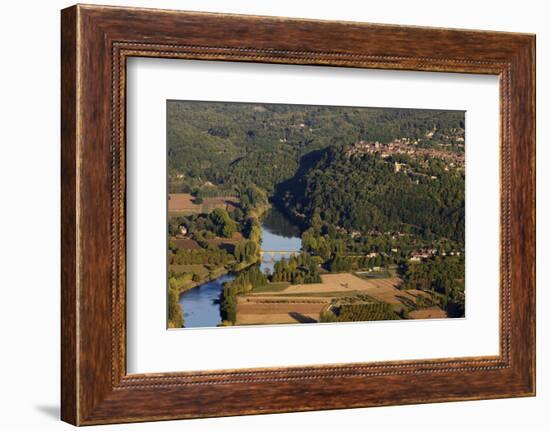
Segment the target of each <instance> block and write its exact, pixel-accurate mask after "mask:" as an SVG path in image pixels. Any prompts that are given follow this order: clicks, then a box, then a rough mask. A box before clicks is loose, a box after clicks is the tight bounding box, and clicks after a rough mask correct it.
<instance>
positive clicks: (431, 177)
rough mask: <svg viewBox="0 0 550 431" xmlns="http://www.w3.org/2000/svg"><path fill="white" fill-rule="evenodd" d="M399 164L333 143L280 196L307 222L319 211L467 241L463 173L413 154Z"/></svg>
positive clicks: (330, 217)
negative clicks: (404, 164) (404, 163)
mask: <svg viewBox="0 0 550 431" xmlns="http://www.w3.org/2000/svg"><path fill="white" fill-rule="evenodd" d="M401 160H403V159H402V158H401ZM395 163H396V162H395V161H394V160H393V159H392V158H391V157H390V158H388V159H382V158H380V157H378V156H377V155H371V154H360V155H350V154H349V149H348V148H347V147H346V146H336V147H329V148H327V149H326V150H324V151H322V152H320V154H318V155H317V157H316V160H314V161H311V160H310V161H307V162H304V164H305V165H306V166H305V167H304V169H303V170H302V169H301V170H300V172H299V173H298V174H297V175H296V176H295V177H294V178H292V179H290V180H289V181H286V182H284V183H282V184H280V185H279V187H278V191H277V194H276V196H277V197H278V198H279V199H280V201H279V202H280V203H281V204H282V206H283V207H284V208H286V210H287V211H288V213H289V214H290V215H291V216H293V217H294V218H295V219H299V220H303V222H304V223H305V225H306V227H310V226H311V223H312V220H313V219H314V215H315V214H318V215H319V216H320V217H321V220H323V222H325V223H328V224H331V225H334V226H340V227H342V228H345V229H347V230H357V231H360V232H368V231H379V232H385V231H394V232H409V233H417V234H421V235H423V236H428V237H429V236H432V235H436V236H438V237H446V238H449V239H452V240H453V241H456V242H458V243H459V244H461V245H463V241H464V174H463V173H462V172H456V171H453V172H448V171H445V170H444V169H442V168H441V166H440V164H439V163H438V162H437V160H434V161H431V160H428V161H423V162H418V161H415V160H413V159H410V158H409V159H408V164H407V166H408V169H407V170H400V171H399V172H396V171H395Z"/></svg>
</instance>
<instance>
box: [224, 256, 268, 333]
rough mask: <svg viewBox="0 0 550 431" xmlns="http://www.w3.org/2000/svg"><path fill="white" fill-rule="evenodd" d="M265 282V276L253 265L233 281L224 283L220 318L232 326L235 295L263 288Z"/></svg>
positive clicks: (235, 311) (234, 314)
mask: <svg viewBox="0 0 550 431" xmlns="http://www.w3.org/2000/svg"><path fill="white" fill-rule="evenodd" d="M267 282H268V279H267V276H266V275H265V274H262V272H261V271H260V269H259V268H258V266H256V265H254V266H251V267H250V268H248V269H246V270H244V271H241V272H240V273H239V274H238V275H237V277H236V278H235V279H234V280H233V281H230V282H227V283H225V284H224V287H223V292H222V298H221V305H222V307H221V310H222V318H223V319H224V320H226V321H228V322H231V323H233V324H234V323H235V321H236V319H237V295H239V294H242V293H246V292H249V291H251V290H252V289H254V288H256V287H260V286H265V285H266V284H267Z"/></svg>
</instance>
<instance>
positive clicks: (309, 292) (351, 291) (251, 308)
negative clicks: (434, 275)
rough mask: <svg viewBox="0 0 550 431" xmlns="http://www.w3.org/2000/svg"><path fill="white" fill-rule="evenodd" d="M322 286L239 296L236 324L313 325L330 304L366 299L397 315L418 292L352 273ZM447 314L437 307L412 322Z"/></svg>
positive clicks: (388, 280)
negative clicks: (385, 307)
mask: <svg viewBox="0 0 550 431" xmlns="http://www.w3.org/2000/svg"><path fill="white" fill-rule="evenodd" d="M321 280H322V282H321V283H312V284H295V285H289V286H285V285H281V284H278V285H277V286H274V287H273V289H270V286H269V285H267V286H265V287H262V288H261V291H257V292H251V293H248V294H246V295H240V296H239V299H238V302H237V324H238V325H252V324H256V325H259V324H276V323H314V322H317V321H319V314H320V313H321V311H323V310H324V309H325V308H326V307H328V305H329V304H331V302H333V301H334V300H338V299H339V298H344V297H348V298H349V297H354V296H357V295H363V296H364V295H367V296H368V297H370V298H372V299H373V300H376V301H380V302H385V303H389V304H391V305H392V306H393V309H394V310H395V311H400V310H401V309H404V308H405V305H407V304H408V305H411V304H414V303H416V296H418V295H424V296H426V294H425V293H424V292H421V291H419V290H399V289H398V288H397V287H398V286H399V285H400V284H401V283H402V281H401V280H400V279H399V278H397V277H394V278H375V279H364V278H359V277H357V276H355V275H354V274H351V273H343V274H325V275H321ZM445 316H446V314H445V312H444V311H443V310H441V309H439V308H438V307H430V308H427V309H423V310H416V311H414V312H411V313H410V314H409V317H410V318H413V319H429V318H441V317H445Z"/></svg>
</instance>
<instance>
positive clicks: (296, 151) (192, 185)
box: [167, 101, 464, 193]
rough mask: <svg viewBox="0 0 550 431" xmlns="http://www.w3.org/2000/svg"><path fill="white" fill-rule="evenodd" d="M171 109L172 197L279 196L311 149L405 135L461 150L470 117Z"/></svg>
mask: <svg viewBox="0 0 550 431" xmlns="http://www.w3.org/2000/svg"><path fill="white" fill-rule="evenodd" d="M167 103H168V106H167V116H168V120H167V121H168V123H167V130H168V134H167V137H168V170H169V180H170V191H171V192H182V191H189V190H193V189H196V188H200V187H201V186H202V185H204V183H205V182H209V183H212V184H215V185H218V186H221V187H224V188H233V187H238V186H241V185H248V184H250V182H252V183H255V184H256V185H257V186H259V187H261V188H262V189H264V190H266V191H267V192H268V193H273V191H274V190H275V187H276V186H277V184H279V183H280V182H282V181H284V180H287V179H288V178H291V177H293V176H294V175H295V174H296V171H297V169H298V166H299V161H300V159H301V158H302V156H304V155H306V154H308V153H311V152H312V151H316V150H322V149H325V148H327V147H329V146H332V145H341V144H350V143H353V142H357V141H361V140H365V141H379V142H382V143H385V142H390V141H392V140H394V139H399V138H404V137H407V138H410V139H417V140H419V144H420V145H421V146H423V147H430V146H437V145H438V144H441V143H445V144H446V145H447V148H449V149H450V150H452V149H455V150H456V149H457V148H456V142H457V141H456V140H455V139H454V137H455V136H457V135H463V133H464V114H463V112H458V111H431V110H417V109H388V108H383V109H382V108H350V107H332V106H301V105H276V104H246V103H220V102H186V101H168V102H167ZM458 150H459V151H461V149H458ZM184 188H185V190H184Z"/></svg>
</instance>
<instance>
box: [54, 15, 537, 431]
mask: <svg viewBox="0 0 550 431" xmlns="http://www.w3.org/2000/svg"><path fill="white" fill-rule="evenodd" d="M534 48H535V38H534V36H532V35H525V34H511V33H497V32H480V31H464V30H448V29H431V28H421V27H402V26H388V25H374V24H360V23H349V22H347V23H343V22H329V21H311V20H309V21H308V20H295V19H284V18H270V17H250V16H239V15H219V14H203V13H188V12H176V11H162V10H147V9H130V8H116V7H100V6H74V7H72V8H69V9H66V10H64V11H63V12H62V87H63V91H62V103H61V105H62V314H63V315H62V340H63V342H62V376H63V377H62V418H63V420H65V421H67V422H70V423H73V424H77V425H86V424H98V423H111V422H135V421H144V420H161V419H174V418H189V417H208V416H222V415H238V414H256V413H272V412H286V411H305V410H317V409H335V408H351V407H365V406H377V405H390V404H411V403H421V402H440V401H447V400H468V399H480V398H501V397H509V396H528V395H533V394H534V391H535V377H534V376H535V290H534V289H535V179H534V178H535V172H534V169H535V162H534V161H535V143H534V121H535V112H534V109H535V108H534V97H535V88H534V83H535V79H534V70H535V68H534V65H535V51H534ZM129 56H148V57H166V58H187V59H199V60H205V61H208V60H224V61H243V62H263V63H285V64H302V65H332V66H345V67H363V68H381V69H403V70H426V71H445V72H463V73H485V74H495V75H499V76H500V82H501V97H500V99H501V100H500V104H501V156H502V160H501V167H502V168H501V210H502V211H501V213H502V215H501V256H502V258H501V283H500V290H501V308H500V316H501V328H500V331H501V344H500V345H501V349H500V354H499V356H497V357H484V358H473V357H472V358H442V359H440V360H436V359H434V360H426V361H408V362H383V363H366V364H340V365H327V366H311V367H297V368H270V369H253V370H250V369H249V370H226V371H217V372H212V371H208V370H205V371H204V372H197V373H191V372H188V373H160V374H143V375H127V374H126V366H125V363H126V358H125V354H126V353H125V333H126V330H125V294H126V285H125V280H126V273H125V271H126V268H125V205H124V203H125V190H126V184H125V180H126V175H125V153H126V139H125V121H126V120H125V116H126V113H125V100H126V70H125V66H126V59H127V58H128V57H129Z"/></svg>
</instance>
